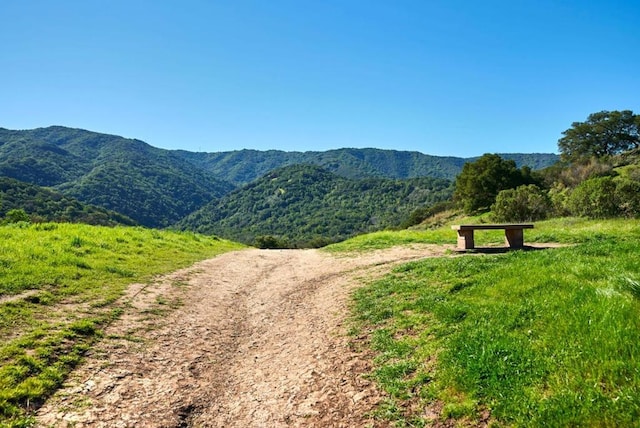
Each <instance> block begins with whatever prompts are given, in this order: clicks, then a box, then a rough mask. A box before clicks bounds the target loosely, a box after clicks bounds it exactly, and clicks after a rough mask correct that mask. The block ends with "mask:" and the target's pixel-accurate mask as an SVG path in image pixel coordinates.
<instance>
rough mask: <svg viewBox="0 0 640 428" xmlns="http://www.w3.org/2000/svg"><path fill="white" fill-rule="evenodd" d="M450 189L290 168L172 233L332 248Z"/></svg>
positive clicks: (427, 182) (436, 183)
mask: <svg viewBox="0 0 640 428" xmlns="http://www.w3.org/2000/svg"><path fill="white" fill-rule="evenodd" d="M450 186H451V183H450V182H449V181H447V180H443V179H432V178H416V179H411V180H388V179H366V180H349V179H345V178H342V177H339V176H337V175H335V174H332V173H330V172H328V171H326V170H324V169H322V168H320V167H317V166H312V165H295V166H290V167H286V168H282V169H279V170H276V171H273V172H271V173H269V174H267V175H266V176H265V177H263V178H261V179H260V180H256V181H255V182H253V183H251V184H249V185H247V186H245V187H244V188H242V189H239V190H237V191H235V192H232V193H230V194H229V195H227V196H225V197H223V198H222V199H220V200H219V201H214V202H213V203H211V204H209V205H207V206H205V207H204V208H202V209H201V210H199V211H197V212H196V213H194V214H192V215H191V216H189V217H187V218H186V219H185V220H184V221H182V222H180V223H179V224H178V227H180V228H182V229H186V230H193V231H197V232H200V233H213V234H216V235H218V236H224V237H225V238H228V239H233V240H237V241H240V242H245V243H253V242H254V241H255V240H256V238H258V237H260V236H264V235H274V236H276V237H277V238H278V239H279V240H282V241H286V242H287V243H288V244H289V245H293V246H300V245H302V246H304V245H308V244H310V243H313V242H320V243H321V242H327V241H328V242H335V241H338V240H341V239H344V238H346V237H349V236H353V235H356V234H358V233H363V232H368V231H372V230H379V229H383V228H385V227H392V226H397V225H399V224H400V223H401V222H402V221H403V220H404V219H405V218H407V217H408V216H409V214H410V213H411V211H412V210H414V209H415V208H417V207H419V206H423V205H429V204H432V203H435V202H438V201H441V200H445V199H448V198H449V197H450V196H451V192H452V190H451V187H450Z"/></svg>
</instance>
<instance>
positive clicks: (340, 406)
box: [37, 245, 446, 427]
mask: <svg viewBox="0 0 640 428" xmlns="http://www.w3.org/2000/svg"><path fill="white" fill-rule="evenodd" d="M445 250H446V248H444V247H436V246H425V245H420V246H417V245H416V246H412V247H401V248H394V249H390V250H384V251H378V252H374V253H370V254H367V255H363V256H358V257H334V256H331V255H328V254H325V253H322V252H319V251H316V250H282V251H274V250H246V251H239V252H234V253H227V254H224V255H221V256H219V257H216V258H213V259H210V260H206V261H203V262H201V263H198V264H196V265H194V266H193V267H191V268H189V269H185V270H182V271H179V272H175V273H173V274H171V275H168V276H166V277H163V278H161V279H159V280H158V281H156V282H155V283H153V284H151V285H147V286H142V285H134V286H132V287H130V289H129V292H128V294H127V296H125V298H124V301H125V302H126V307H127V309H126V311H125V314H124V316H123V317H122V318H121V319H120V320H119V321H117V322H115V323H114V324H113V325H112V326H110V327H109V329H108V331H107V332H106V333H107V337H106V339H104V340H103V341H102V342H101V343H100V344H99V345H98V346H97V347H96V348H95V349H93V350H92V352H91V354H90V355H89V356H88V358H87V360H86V362H85V363H84V364H83V365H82V366H81V367H79V368H78V369H77V370H76V371H75V372H74V373H73V375H72V376H71V377H70V379H69V380H68V382H67V384H66V385H65V387H64V388H63V389H62V390H61V391H59V393H57V394H56V395H55V396H54V397H52V399H50V400H49V401H48V402H47V403H46V405H45V406H43V407H42V408H41V409H40V411H39V412H38V415H37V419H38V426H55V427H60V426H62V427H64V426H67V427H72V426H73V427H281V426H282V427H284V426H305V427H313V426H317V427H358V426H375V425H376V424H377V422H375V421H373V420H372V419H369V418H368V417H367V413H368V412H370V411H371V410H372V409H373V408H374V406H375V405H376V404H377V403H378V402H379V401H380V400H381V399H382V396H381V393H380V392H379V391H377V390H376V389H375V387H374V385H373V384H372V383H371V382H369V381H367V380H366V379H365V378H363V376H362V374H363V373H365V372H366V371H367V370H368V368H369V362H368V360H367V358H366V355H363V354H362V353H358V352H356V351H353V350H352V349H351V348H350V346H349V341H350V339H349V338H348V337H347V336H346V335H345V333H346V331H345V326H344V325H343V322H344V319H345V316H346V315H347V308H346V305H347V302H348V296H349V293H350V292H351V291H352V290H353V288H354V287H356V286H357V285H358V282H359V281H358V279H359V278H362V277H368V276H371V275H379V274H381V273H382V272H385V271H388V270H389V269H390V266H391V265H392V264H394V263H398V262H402V261H409V260H413V259H419V258H424V257H428V256H434V255H441V254H443V253H444V251H445ZM178 303H180V304H178ZM169 307H177V308H176V309H175V310H166V309H168V308H169Z"/></svg>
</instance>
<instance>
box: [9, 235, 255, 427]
mask: <svg viewBox="0 0 640 428" xmlns="http://www.w3.org/2000/svg"><path fill="white" fill-rule="evenodd" d="M240 248H242V247H241V246H240V245H239V244H235V243H232V242H229V241H226V240H220V239H217V238H215V237H207V236H202V235H196V234H193V233H176V232H169V231H157V230H149V229H143V228H130V227H114V228H108V227H97V226H86V225H72V224H55V223H45V224H35V225H26V224H16V225H7V226H3V227H0V426H11V427H16V426H30V425H31V423H32V421H31V419H30V418H29V413H30V411H31V410H32V409H34V408H36V407H37V406H38V404H40V403H41V402H42V401H43V400H44V399H45V398H46V397H47V396H48V395H50V394H51V393H52V392H53V391H54V390H55V389H57V388H58V387H59V386H60V385H61V384H62V382H63V381H64V379H65V377H66V375H67V374H68V373H69V371H70V370H71V369H72V368H73V367H74V366H75V365H76V364H77V363H78V362H79V361H80V359H81V357H82V355H83V353H84V352H85V351H86V350H87V349H89V347H90V346H91V344H92V343H94V341H95V340H97V339H99V338H100V336H101V330H102V328H103V327H104V326H105V325H106V324H108V323H109V322H110V321H111V320H113V319H115V318H117V317H118V316H119V315H120V313H121V311H122V308H120V307H119V306H118V305H117V304H115V303H116V300H117V299H118V298H119V297H120V296H121V295H122V293H123V291H124V290H125V289H126V287H127V285H129V284H131V283H135V282H143V283H145V282H148V281H150V280H151V279H152V278H153V277H154V276H156V275H158V274H162V273H167V272H170V271H174V270H176V269H179V268H182V267H186V266H189V265H191V264H192V263H193V262H195V261H198V260H202V259H205V258H208V257H212V256H214V255H217V254H220V253H223V252H226V251H231V250H235V249H240Z"/></svg>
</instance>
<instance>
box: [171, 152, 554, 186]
mask: <svg viewBox="0 0 640 428" xmlns="http://www.w3.org/2000/svg"><path fill="white" fill-rule="evenodd" d="M176 154H177V155H178V156H180V157H182V158H183V159H185V160H187V161H189V162H191V163H193V164H194V165H195V166H197V167H199V168H202V169H204V170H206V171H208V172H210V173H211V174H213V176H214V177H216V178H218V179H224V180H226V181H229V182H231V183H233V184H235V185H238V186H241V185H244V184H247V183H250V182H252V181H253V180H256V179H258V178H260V177H262V176H263V175H265V174H267V173H268V172H269V171H272V170H274V169H277V168H282V167H285V166H290V165H297V164H309V165H317V166H321V167H323V168H325V169H326V170H328V171H330V172H333V173H335V174H337V175H340V176H342V177H345V178H353V179H360V178H371V177H380V178H392V179H404V178H416V177H434V178H446V179H449V180H453V179H454V178H455V177H456V176H457V175H458V174H459V173H460V171H462V167H463V165H464V164H465V163H466V162H470V161H475V160H477V159H478V157H472V158H459V157H453V156H446V157H443V156H432V155H425V154H423V153H420V152H415V151H412V152H410V151H397V150H384V149H372V148H365V149H354V148H345V149H336V150H328V151H324V152H315V151H308V152H284V151H279V150H267V151H258V150H247V149H245V150H237V151H230V152H218V153H201V152H200V153H194V152H187V151H183V150H178V151H176ZM500 156H501V157H503V158H505V159H512V160H514V161H515V162H516V165H517V166H518V167H521V166H523V165H527V166H529V167H530V168H531V169H534V170H536V169H542V168H545V167H548V166H550V165H553V164H554V163H556V162H557V161H558V159H559V157H558V155H555V154H552V153H533V154H525V153H503V154H500Z"/></svg>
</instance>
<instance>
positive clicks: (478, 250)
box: [453, 244, 562, 254]
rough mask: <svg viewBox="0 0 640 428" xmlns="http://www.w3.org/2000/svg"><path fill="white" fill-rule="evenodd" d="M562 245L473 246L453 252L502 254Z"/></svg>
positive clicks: (546, 248) (547, 248)
mask: <svg viewBox="0 0 640 428" xmlns="http://www.w3.org/2000/svg"><path fill="white" fill-rule="evenodd" d="M560 246H562V245H560V244H536V245H525V246H524V247H517V248H511V247H475V248H472V249H468V250H465V249H463V248H454V249H453V252H455V253H459V254H467V253H468V254H504V253H509V252H511V251H540V250H549V249H552V248H558V247H560Z"/></svg>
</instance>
